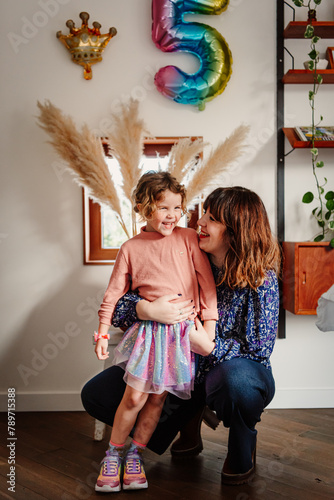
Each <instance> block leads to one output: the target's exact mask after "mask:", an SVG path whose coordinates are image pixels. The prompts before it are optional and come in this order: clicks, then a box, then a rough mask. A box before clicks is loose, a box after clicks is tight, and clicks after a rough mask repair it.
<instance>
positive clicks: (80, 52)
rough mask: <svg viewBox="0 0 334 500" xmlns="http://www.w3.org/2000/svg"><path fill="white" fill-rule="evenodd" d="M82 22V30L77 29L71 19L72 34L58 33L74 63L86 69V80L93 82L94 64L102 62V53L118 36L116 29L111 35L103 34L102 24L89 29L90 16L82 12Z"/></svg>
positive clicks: (96, 24) (80, 15)
mask: <svg viewBox="0 0 334 500" xmlns="http://www.w3.org/2000/svg"><path fill="white" fill-rule="evenodd" d="M79 17H80V19H81V20H82V24H81V28H76V27H75V25H74V22H73V21H72V20H71V19H69V20H68V21H66V26H67V27H68V28H69V30H70V33H69V34H68V35H63V34H62V32H61V31H58V32H57V38H58V39H59V40H60V41H61V42H62V43H63V44H64V45H65V47H66V48H67V49H68V50H69V52H70V54H71V56H72V61H73V62H74V63H76V64H79V65H80V66H83V68H84V78H85V80H91V79H92V76H93V72H92V68H91V65H92V64H96V63H98V62H100V61H102V53H103V51H104V49H105V48H106V46H107V45H108V43H109V41H110V40H111V39H112V38H113V37H114V36H115V35H116V34H117V30H116V28H110V29H109V33H106V34H104V35H103V34H101V32H100V28H101V24H100V23H98V22H96V21H94V22H93V28H89V27H88V19H89V14H88V13H87V12H80V14H79Z"/></svg>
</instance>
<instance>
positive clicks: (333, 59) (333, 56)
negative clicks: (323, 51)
mask: <svg viewBox="0 0 334 500" xmlns="http://www.w3.org/2000/svg"><path fill="white" fill-rule="evenodd" d="M327 58H328V60H329V66H330V69H334V47H327Z"/></svg>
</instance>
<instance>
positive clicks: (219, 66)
mask: <svg viewBox="0 0 334 500" xmlns="http://www.w3.org/2000/svg"><path fill="white" fill-rule="evenodd" d="M228 3H229V0H152V18H153V22H152V39H153V41H154V43H155V45H156V46H157V47H158V48H159V49H160V50H162V51H164V52H179V51H186V52H190V53H192V54H195V55H196V56H197V57H198V58H199V60H200V63H201V64H200V68H199V70H198V71H197V72H196V73H193V74H187V73H185V72H183V71H182V70H180V69H179V68H177V67H176V66H165V67H164V68H161V69H160V70H159V71H158V72H157V73H156V75H155V84H156V86H157V88H158V90H159V91H160V92H161V93H162V94H163V95H164V96H166V97H168V98H170V99H173V100H174V101H176V102H180V103H183V104H193V105H195V106H198V107H199V109H200V110H203V109H204V108H205V102H206V101H210V100H211V99H213V98H214V97H216V96H217V95H219V94H220V93H221V92H223V90H224V89H225V87H226V84H227V82H228V80H229V78H230V76H231V73H232V54H231V52H230V50H229V47H228V45H227V43H226V41H225V40H224V38H223V37H222V35H221V34H220V33H219V32H218V31H217V30H215V29H214V28H212V27H211V26H207V25H206V24H203V23H190V22H186V21H184V19H183V16H184V15H185V14H186V13H187V14H188V13H190V14H211V15H212V14H220V13H221V12H223V11H224V10H226V9H227V6H228Z"/></svg>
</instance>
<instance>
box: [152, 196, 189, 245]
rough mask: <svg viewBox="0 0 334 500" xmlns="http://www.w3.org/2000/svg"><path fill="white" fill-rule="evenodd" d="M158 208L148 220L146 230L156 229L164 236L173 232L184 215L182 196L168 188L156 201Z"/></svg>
mask: <svg viewBox="0 0 334 500" xmlns="http://www.w3.org/2000/svg"><path fill="white" fill-rule="evenodd" d="M156 205H157V209H156V210H155V211H154V212H153V213H152V216H151V218H150V219H149V220H148V221H147V224H146V231H156V232H157V233H160V234H162V235H163V236H169V235H170V234H172V232H173V229H174V227H175V226H176V225H177V224H178V222H179V220H180V219H181V216H182V197H181V195H180V194H176V193H172V191H169V190H166V191H164V192H163V194H162V198H161V199H160V200H159V201H157V203H156Z"/></svg>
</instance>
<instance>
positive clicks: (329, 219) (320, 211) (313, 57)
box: [293, 0, 334, 247]
mask: <svg viewBox="0 0 334 500" xmlns="http://www.w3.org/2000/svg"><path fill="white" fill-rule="evenodd" d="M311 1H312V0H308V1H307V4H306V5H305V4H304V0H293V3H294V4H295V5H296V6H297V7H302V6H304V7H308V8H309V9H310V5H311ZM313 2H314V9H315V10H316V8H317V6H318V5H320V4H321V0H313ZM304 37H305V38H308V39H310V43H311V51H310V52H309V54H308V56H309V57H310V61H309V69H310V70H311V71H312V72H313V87H312V90H310V91H309V93H308V99H309V104H310V107H311V110H312V115H311V118H312V126H311V130H312V135H311V142H312V148H311V162H312V171H313V175H314V179H315V182H316V195H317V198H315V196H314V194H313V193H312V192H311V191H308V192H307V193H305V194H304V196H303V198H302V202H303V203H312V202H313V201H314V200H315V199H317V200H318V206H317V207H316V208H314V209H313V210H312V215H313V216H314V217H315V219H316V221H317V224H318V226H319V228H320V233H319V234H318V235H317V236H315V238H314V241H315V242H319V241H323V240H324V239H325V236H326V235H327V234H328V235H330V234H332V236H331V239H330V245H331V246H332V247H334V191H332V190H328V191H327V192H326V191H325V186H326V184H327V179H326V177H324V180H323V181H322V183H321V182H320V181H319V178H318V170H319V169H322V168H323V167H324V162H323V161H319V160H318V155H319V150H318V148H317V147H315V141H316V140H317V134H316V128H317V127H319V124H320V123H321V122H322V120H323V117H322V116H320V120H319V122H316V117H315V111H316V109H315V105H316V95H317V93H318V90H319V88H320V85H321V84H322V82H323V78H322V76H321V75H320V74H319V73H318V71H317V69H318V62H319V52H318V50H317V43H318V41H319V40H320V38H319V37H318V36H315V35H314V28H313V26H312V24H308V25H307V26H306V30H305V33H304Z"/></svg>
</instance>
